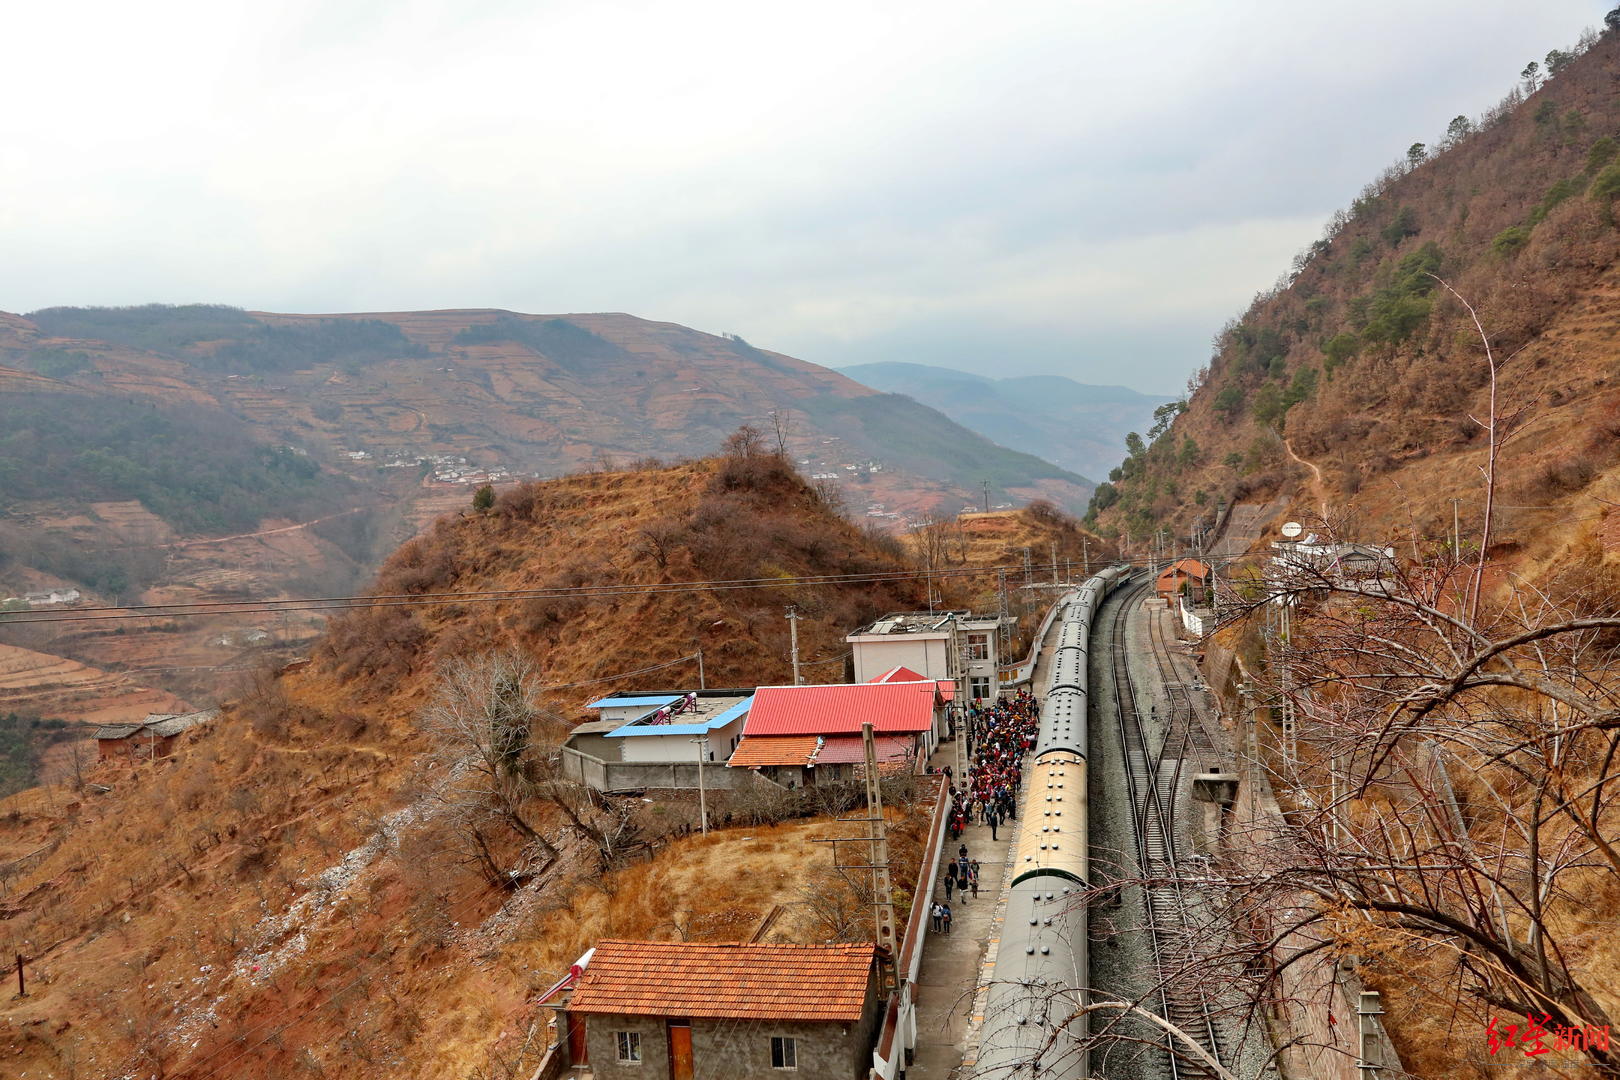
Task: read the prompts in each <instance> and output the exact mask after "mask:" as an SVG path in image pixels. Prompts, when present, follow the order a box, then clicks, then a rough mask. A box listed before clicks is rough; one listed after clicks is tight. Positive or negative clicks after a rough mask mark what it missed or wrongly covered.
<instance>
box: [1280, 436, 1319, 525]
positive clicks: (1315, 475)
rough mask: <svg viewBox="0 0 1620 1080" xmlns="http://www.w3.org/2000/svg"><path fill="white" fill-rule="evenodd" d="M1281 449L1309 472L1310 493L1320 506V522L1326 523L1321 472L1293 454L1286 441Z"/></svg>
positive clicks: (1292, 449)
mask: <svg viewBox="0 0 1620 1080" xmlns="http://www.w3.org/2000/svg"><path fill="white" fill-rule="evenodd" d="M1283 449H1284V450H1286V451H1288V456H1289V457H1291V458H1293V459H1294V461H1295V462H1297V463H1298V464H1300V465H1303V466H1305V467H1306V468H1307V469H1309V470H1311V477H1312V480H1311V492H1312V493H1313V494H1314V495H1315V496H1316V501H1317V503H1318V504H1319V505H1320V506H1321V509H1322V520H1323V521H1326V520H1327V492H1326V489H1325V488H1324V487H1323V486H1322V470H1321V469H1318V468H1317V467H1316V465H1315V464H1314V463H1312V462H1309V461H1306V460H1305V459H1304V458H1302V457H1300V456H1299V455H1298V454H1296V453H1294V448H1293V447H1292V446H1291V445H1289V442H1288V440H1287V439H1284V440H1283Z"/></svg>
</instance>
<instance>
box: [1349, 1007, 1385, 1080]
mask: <svg viewBox="0 0 1620 1080" xmlns="http://www.w3.org/2000/svg"><path fill="white" fill-rule="evenodd" d="M1378 1000H1379V999H1378V991H1376V990H1363V991H1362V992H1361V1000H1359V1001H1358V1002H1356V1028H1357V1031H1356V1037H1357V1043H1356V1073H1357V1074H1358V1075H1359V1076H1360V1078H1361V1080H1378V1070H1379V1069H1381V1068H1383V1064H1384V1062H1383V1055H1382V1054H1380V1053H1378V1052H1377V1050H1376V1048H1375V1047H1374V1045H1373V1040H1374V1039H1376V1038H1377V1036H1378V1017H1380V1016H1382V1015H1384V1008H1383V1006H1382V1005H1380V1004H1379V1003H1378Z"/></svg>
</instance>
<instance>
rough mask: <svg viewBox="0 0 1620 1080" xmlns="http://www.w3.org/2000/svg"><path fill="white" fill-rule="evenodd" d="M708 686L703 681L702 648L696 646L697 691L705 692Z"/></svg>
mask: <svg viewBox="0 0 1620 1080" xmlns="http://www.w3.org/2000/svg"><path fill="white" fill-rule="evenodd" d="M708 688H709V684H708V683H706V682H704V681H703V646H701V645H699V646H698V689H699V690H707V689H708Z"/></svg>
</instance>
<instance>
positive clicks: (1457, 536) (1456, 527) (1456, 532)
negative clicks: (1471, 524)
mask: <svg viewBox="0 0 1620 1080" xmlns="http://www.w3.org/2000/svg"><path fill="white" fill-rule="evenodd" d="M1460 502H1462V500H1461V499H1452V500H1451V557H1452V558H1453V559H1460V558H1462V527H1461V525H1460V524H1459V523H1458V521H1457V504H1458V503H1460Z"/></svg>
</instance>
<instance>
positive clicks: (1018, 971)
mask: <svg viewBox="0 0 1620 1080" xmlns="http://www.w3.org/2000/svg"><path fill="white" fill-rule="evenodd" d="M1130 573H1131V571H1130V568H1129V567H1128V566H1115V567H1110V568H1109V569H1107V570H1104V571H1103V572H1102V573H1100V574H1097V575H1096V576H1095V577H1092V578H1090V579H1088V580H1087V581H1086V583H1085V584H1084V585H1082V586H1081V587H1080V588H1079V589H1077V590H1075V591H1074V592H1071V593H1067V594H1065V595H1064V597H1063V598H1062V599H1061V600H1060V601H1058V603H1059V605H1060V607H1059V611H1058V619H1057V623H1058V637H1057V648H1056V650H1055V652H1054V653H1053V656H1052V663H1051V674H1050V682H1049V683H1048V685H1047V691H1046V699H1045V700H1044V701H1043V702H1042V704H1041V721H1040V729H1039V734H1038V735H1037V737H1036V742H1035V752H1034V758H1033V759H1032V761H1031V762H1030V763H1029V764H1028V765H1027V766H1026V771H1025V773H1024V779H1023V791H1022V792H1021V793H1020V800H1021V801H1020V804H1019V824H1020V826H1021V831H1020V834H1019V839H1018V847H1017V851H1016V853H1015V855H1014V860H1015V866H1014V869H1013V880H1012V885H1011V888H1010V889H1009V891H1008V897H1007V908H1006V920H1005V922H1004V923H1003V926H1002V931H1001V943H1000V950H999V952H998V953H997V955H996V963H995V970H994V974H993V975H992V982H991V984H990V990H989V994H988V997H987V1001H986V1006H985V1014H984V1022H983V1023H984V1026H983V1028H982V1030H981V1033H980V1038H979V1058H978V1063H977V1066H976V1069H975V1073H976V1075H978V1076H981V1077H984V1078H985V1080H990V1078H992V1077H995V1078H1006V1080H1069V1078H1071V1077H1083V1076H1086V1075H1088V1065H1089V1062H1088V1060H1087V1054H1086V1053H1085V1050H1084V1047H1083V1046H1082V1042H1083V1040H1084V1038H1085V1036H1086V1034H1087V1032H1088V1031H1089V1030H1090V1025H1089V1024H1088V1023H1086V1021H1085V1019H1083V1018H1082V1019H1080V1020H1077V1021H1073V1022H1069V1018H1070V1017H1071V1016H1072V1015H1073V1012H1074V1010H1075V1009H1077V1008H1079V1007H1080V1006H1081V1005H1083V1004H1084V1001H1083V1000H1082V995H1081V993H1080V988H1082V987H1085V986H1087V985H1088V983H1089V974H1088V971H1089V956H1088V952H1089V950H1088V941H1089V937H1088V935H1089V927H1088V925H1087V913H1086V908H1085V904H1084V903H1083V902H1082V900H1081V893H1082V892H1083V891H1084V890H1085V889H1086V887H1087V883H1088V877H1089V870H1088V860H1089V845H1088V836H1087V805H1086V802H1087V800H1086V756H1087V753H1088V750H1089V747H1088V745H1087V712H1086V709H1087V703H1088V701H1089V686H1088V681H1089V667H1088V662H1087V657H1088V655H1089V652H1090V643H1091V628H1092V623H1093V621H1094V620H1095V619H1096V617H1097V612H1098V611H1099V610H1100V609H1101V608H1102V604H1103V600H1104V598H1105V597H1107V595H1108V594H1109V592H1110V591H1112V590H1113V589H1114V588H1115V587H1116V586H1118V585H1119V584H1120V583H1121V582H1123V581H1124V580H1125V579H1126V578H1127V577H1128V576H1129V575H1130ZM1066 1022H1068V1026H1067V1027H1064V1025H1065V1023H1066ZM1060 1028H1061V1029H1062V1030H1059V1029H1060Z"/></svg>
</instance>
